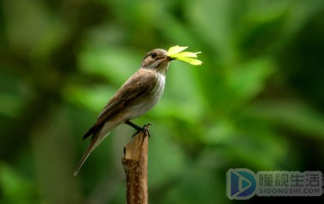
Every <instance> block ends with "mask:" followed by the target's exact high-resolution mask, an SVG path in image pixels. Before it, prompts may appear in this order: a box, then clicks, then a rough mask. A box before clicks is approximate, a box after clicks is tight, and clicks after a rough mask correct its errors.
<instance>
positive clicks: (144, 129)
mask: <svg viewBox="0 0 324 204" xmlns="http://www.w3.org/2000/svg"><path fill="white" fill-rule="evenodd" d="M150 125H152V123H147V124H145V125H144V126H143V127H138V126H137V128H135V129H136V130H137V132H136V133H135V134H134V135H133V136H132V137H134V136H135V135H137V134H138V133H140V132H142V133H144V134H145V136H148V137H149V138H150V137H151V134H150V131H149V127H150Z"/></svg>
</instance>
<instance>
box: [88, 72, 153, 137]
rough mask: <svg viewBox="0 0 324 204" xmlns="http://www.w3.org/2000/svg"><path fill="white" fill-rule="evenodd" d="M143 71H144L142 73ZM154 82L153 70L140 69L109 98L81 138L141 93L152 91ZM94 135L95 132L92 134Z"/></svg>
mask: <svg viewBox="0 0 324 204" xmlns="http://www.w3.org/2000/svg"><path fill="white" fill-rule="evenodd" d="M143 72H145V73H143ZM155 83H156V76H155V74H154V73H153V72H151V71H149V70H145V69H140V70H139V71H138V72H136V73H135V74H134V75H133V76H131V77H130V78H129V79H128V80H127V81H126V82H125V83H124V85H123V86H122V87H121V88H120V89H119V90H118V91H117V93H116V94H115V95H114V96H113V97H112V98H111V99H110V101H109V102H108V104H107V105H106V106H105V108H104V109H103V110H102V111H101V113H100V114H99V117H98V119H97V121H96V122H95V124H94V125H93V126H92V127H91V128H90V129H89V131H88V132H87V133H86V134H85V135H84V136H83V139H85V138H87V137H89V136H90V135H92V134H94V133H95V132H97V130H100V129H101V127H102V126H103V125H104V124H105V123H106V122H107V121H108V120H109V119H110V118H112V117H113V116H116V115H118V114H119V113H120V112H121V111H122V110H124V108H125V107H127V106H128V105H129V104H131V103H134V102H136V101H138V100H140V99H141V97H142V96H143V95H145V94H146V93H149V92H150V91H152V89H153V88H154V86H155ZM94 135H95V134H94Z"/></svg>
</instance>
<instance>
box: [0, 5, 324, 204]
mask: <svg viewBox="0 0 324 204" xmlns="http://www.w3.org/2000/svg"><path fill="white" fill-rule="evenodd" d="M323 2H324V1H317V0H309V1H303V0H272V1H263V0H242V1H234V0H199V1H185V0H177V1H150V0H145V1H139V0H134V1H126V0H123V1H112V0H94V1H68V0H59V1H55V2H51V1H28V0H16V1H6V0H3V1H1V8H0V28H1V29H0V43H1V44H0V61H1V63H0V90H1V92H0V102H1V106H0V120H1V123H0V127H1V129H0V131H1V136H0V158H1V160H0V162H1V165H0V188H1V189H0V203H14V204H15V203H124V200H125V196H124V193H125V190H124V175H123V170H122V166H121V161H120V160H121V159H120V158H121V156H122V149H123V145H125V144H126V142H127V141H128V140H129V139H130V136H131V135H132V134H133V130H131V129H130V128H129V127H126V126H122V127H120V128H119V129H116V130H115V131H113V132H112V134H111V135H110V136H109V137H108V138H107V139H106V140H105V141H104V142H103V144H101V145H100V146H99V147H98V148H97V149H96V150H95V151H94V153H93V154H92V155H91V156H90V157H89V159H88V161H87V162H86V164H85V165H84V168H83V169H82V170H81V172H80V174H79V176H78V177H76V178H73V177H72V173H73V170H74V167H75V166H76V164H77V162H78V160H79V158H80V156H81V154H82V152H83V151H84V150H85V147H86V146H87V144H88V141H85V142H84V141H81V137H82V135H83V134H84V133H85V132H86V131H87V129H88V128H89V127H90V126H91V125H92V123H93V122H94V120H95V118H96V116H97V115H98V113H99V112H100V111H101V109H102V108H103V107H104V106H105V103H106V102H107V101H108V100H109V98H110V97H111V96H112V95H113V94H114V93H115V92H116V91H117V89H118V88H119V87H120V86H121V84H122V83H123V82H124V81H125V80H126V79H127V78H128V77H129V76H130V75H131V74H132V73H134V72H135V71H136V70H137V69H138V68H139V66H140V63H141V60H142V58H143V56H144V55H145V53H146V52H148V51H149V50H151V49H153V48H157V47H160V48H164V49H167V48H169V47H170V46H173V45H186V46H189V47H190V50H191V51H195V50H197V51H202V53H201V54H200V55H199V59H200V60H202V61H203V64H202V65H201V66H191V65H189V64H186V63H183V62H178V61H174V62H172V64H171V66H170V69H169V71H168V74H167V75H168V76H167V83H166V89H165V93H164V96H163V98H162V100H161V101H160V102H159V104H158V105H157V106H156V107H155V108H154V109H153V110H152V111H150V113H149V114H147V115H145V116H143V117H141V118H139V119H136V120H135V123H137V124H144V123H146V122H152V123H153V124H154V125H153V126H152V127H151V135H152V137H151V138H150V149H149V169H148V172H149V179H148V180H149V195H150V196H149V197H150V202H151V203H155V204H159V203H187V204H190V203H216V202H218V203H231V202H232V201H231V200H229V199H227V198H226V196H225V195H226V193H225V192H226V181H225V173H226V171H227V170H228V169H229V168H249V169H252V170H253V171H260V170H296V171H297V170H299V171H304V170H322V171H323V170H324V166H323V164H321V162H320V161H322V160H323V159H324V158H323V155H324V154H323V150H322V149H321V148H322V146H323V145H324V126H323V124H324V114H323V111H324V109H323V102H324V95H323V94H324V92H323V76H324V75H323V69H322V67H323V65H322V64H323V63H322V55H323V52H324V51H323V47H324V37H323V36H324V27H323V26H322V20H321V19H323V16H324V3H323Z"/></svg>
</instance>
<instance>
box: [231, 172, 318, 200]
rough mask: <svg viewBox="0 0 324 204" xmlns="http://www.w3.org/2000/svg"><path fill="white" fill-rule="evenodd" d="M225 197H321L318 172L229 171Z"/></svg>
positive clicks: (242, 198)
mask: <svg viewBox="0 0 324 204" xmlns="http://www.w3.org/2000/svg"><path fill="white" fill-rule="evenodd" d="M226 179H227V192H226V194H227V197H228V198H229V199H235V200H246V199H249V198H251V197H252V196H254V195H257V196H321V195H322V193H323V189H322V185H323V180H322V179H323V178H322V172H320V171H305V172H299V171H259V172H257V174H255V173H254V172H253V171H251V170H249V169H243V168H238V169H229V170H228V171H227V174H226Z"/></svg>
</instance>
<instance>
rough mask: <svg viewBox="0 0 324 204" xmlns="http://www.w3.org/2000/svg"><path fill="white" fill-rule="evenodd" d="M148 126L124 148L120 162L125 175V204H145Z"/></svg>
mask: <svg viewBox="0 0 324 204" xmlns="http://www.w3.org/2000/svg"><path fill="white" fill-rule="evenodd" d="M148 128H149V124H147V125H145V126H144V129H145V131H140V132H138V133H137V134H135V135H134V136H133V138H132V140H131V141H130V142H129V143H128V144H127V145H126V147H125V148H124V158H123V160H122V163H123V166H124V170H125V175H126V201H127V202H126V203H127V204H135V203H136V204H147V203H148V195H147V150H148V137H149V132H148V131H149V130H148Z"/></svg>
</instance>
